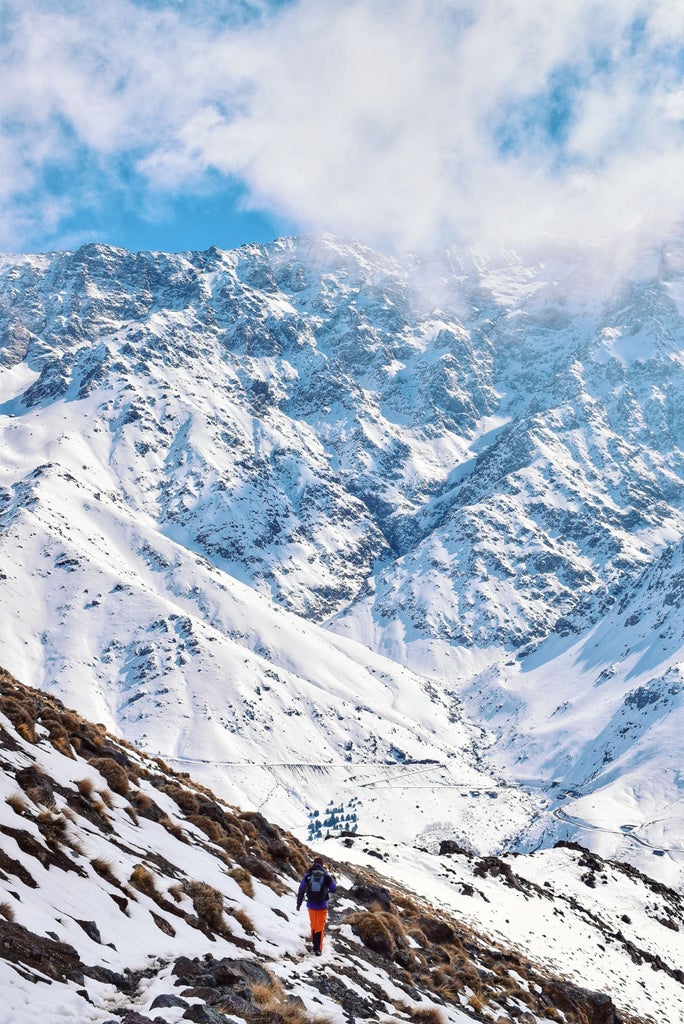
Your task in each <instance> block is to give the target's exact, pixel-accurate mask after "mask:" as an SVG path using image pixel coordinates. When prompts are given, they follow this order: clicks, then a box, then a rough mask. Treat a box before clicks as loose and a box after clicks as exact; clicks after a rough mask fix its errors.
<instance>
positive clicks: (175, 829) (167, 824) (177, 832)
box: [159, 814, 188, 843]
mask: <svg viewBox="0 0 684 1024" xmlns="http://www.w3.org/2000/svg"><path fill="white" fill-rule="evenodd" d="M159 824H160V825H161V827H162V828H165V829H166V831H167V832H168V833H169V834H170V835H172V836H173V837H174V839H178V840H180V842H181V843H187V841H188V838H187V836H186V835H185V832H184V831H183V829H182V828H181V827H180V825H177V824H176V822H175V821H171V818H169V816H168V814H164V815H163V816H162V817H161V818H160V819H159Z"/></svg>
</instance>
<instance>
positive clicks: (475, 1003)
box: [468, 993, 487, 1013]
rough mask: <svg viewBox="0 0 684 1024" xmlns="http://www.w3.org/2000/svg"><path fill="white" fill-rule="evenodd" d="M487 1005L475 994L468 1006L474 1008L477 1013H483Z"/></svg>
mask: <svg viewBox="0 0 684 1024" xmlns="http://www.w3.org/2000/svg"><path fill="white" fill-rule="evenodd" d="M486 1005H487V1004H486V1003H485V1001H484V999H483V998H482V996H478V995H476V994H475V993H473V995H472V996H471V997H470V999H469V1000H468V1006H472V1008H473V1010H475V1013H482V1011H483V1010H484V1008H485V1006H486Z"/></svg>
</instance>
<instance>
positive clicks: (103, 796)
mask: <svg viewBox="0 0 684 1024" xmlns="http://www.w3.org/2000/svg"><path fill="white" fill-rule="evenodd" d="M97 795H98V796H99V798H100V800H101V801H102V803H103V804H104V805H105V807H107V808H108V809H109V810H110V811H113V810H114V798H113V796H112V794H111V793H110V792H109V790H108V789H98V791H97Z"/></svg>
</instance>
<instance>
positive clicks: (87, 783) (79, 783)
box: [74, 776, 95, 800]
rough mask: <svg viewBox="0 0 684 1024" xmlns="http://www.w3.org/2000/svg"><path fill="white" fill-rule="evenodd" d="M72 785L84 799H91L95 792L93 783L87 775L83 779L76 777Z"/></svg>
mask: <svg viewBox="0 0 684 1024" xmlns="http://www.w3.org/2000/svg"><path fill="white" fill-rule="evenodd" d="M74 785H75V786H76V789H77V790H78V791H79V793H80V794H81V796H82V797H83V799H84V800H92V798H93V793H94V792H95V784H94V783H93V780H92V779H90V778H88V777H87V776H86V777H85V778H83V779H76V780H75V782H74Z"/></svg>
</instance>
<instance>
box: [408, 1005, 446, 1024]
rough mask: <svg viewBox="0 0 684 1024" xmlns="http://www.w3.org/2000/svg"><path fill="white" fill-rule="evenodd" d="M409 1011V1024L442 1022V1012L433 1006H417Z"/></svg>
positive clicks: (435, 1023) (440, 1023)
mask: <svg viewBox="0 0 684 1024" xmlns="http://www.w3.org/2000/svg"><path fill="white" fill-rule="evenodd" d="M409 1013H410V1016H409V1020H410V1021H411V1024H444V1014H443V1013H442V1012H441V1011H440V1010H437V1009H435V1007H434V1006H425V1007H423V1006H419V1007H417V1008H416V1009H413V1010H410V1011H409Z"/></svg>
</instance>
